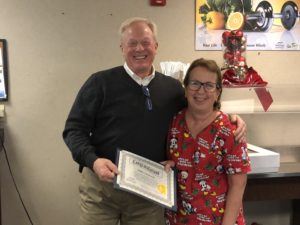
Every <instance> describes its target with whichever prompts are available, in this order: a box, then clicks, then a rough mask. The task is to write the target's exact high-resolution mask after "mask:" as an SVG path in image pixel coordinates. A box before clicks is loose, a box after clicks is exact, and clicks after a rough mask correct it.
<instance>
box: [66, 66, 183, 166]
mask: <svg viewBox="0 0 300 225" xmlns="http://www.w3.org/2000/svg"><path fill="white" fill-rule="evenodd" d="M148 88H149V91H150V98H151V101H152V104H153V109H152V110H151V111H149V110H148V109H147V107H146V104H145V102H146V96H145V95H144V94H143V91H142V87H141V86H140V85H139V84H137V83H136V82H135V81H134V80H133V79H132V78H131V77H130V76H129V75H128V74H127V73H126V71H125V69H124V67H122V66H119V67H115V68H112V69H109V70H105V71H100V72H98V73H95V74H93V75H92V76H91V77H90V78H89V79H88V80H87V81H86V82H85V84H84V85H83V86H82V88H81V89H80V91H79V93H78V95H77V97H76V100H75V102H74V104H73V106H72V109H71V111H70V114H69V116H68V118H67V121H66V125H65V129H64V132H63V138H64V140H65V142H66V144H67V146H68V147H69V149H70V150H71V152H72V156H73V158H74V160H75V161H76V162H78V163H79V164H80V165H81V166H87V167H89V168H91V169H92V168H93V163H94V161H95V160H96V159H97V158H98V157H101V158H102V157H103V158H107V159H110V160H112V161H113V162H115V160H116V152H117V148H121V149H125V150H128V151H130V152H133V153H136V154H138V155H141V156H143V157H146V158H148V159H151V160H154V161H156V162H160V161H163V160H165V153H166V137H167V132H168V128H169V123H170V121H171V119H172V117H173V115H174V114H175V113H176V112H177V111H179V110H180V109H182V108H183V107H184V104H185V101H184V92H183V88H182V86H181V84H180V82H179V81H177V80H175V79H173V78H171V77H168V76H165V75H163V74H161V73H158V72H156V73H155V78H154V79H153V80H152V81H151V82H150V83H149V85H148Z"/></svg>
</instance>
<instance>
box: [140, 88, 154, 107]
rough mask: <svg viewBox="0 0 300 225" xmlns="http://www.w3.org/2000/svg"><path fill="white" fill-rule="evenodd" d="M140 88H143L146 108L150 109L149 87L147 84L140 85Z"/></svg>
mask: <svg viewBox="0 0 300 225" xmlns="http://www.w3.org/2000/svg"><path fill="white" fill-rule="evenodd" d="M142 90H143V94H144V95H145V96H146V102H145V104H146V108H147V109H148V110H149V111H151V110H152V101H151V98H150V91H149V88H148V87H147V86H143V85H142Z"/></svg>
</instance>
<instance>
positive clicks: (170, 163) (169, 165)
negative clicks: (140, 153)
mask: <svg viewBox="0 0 300 225" xmlns="http://www.w3.org/2000/svg"><path fill="white" fill-rule="evenodd" d="M160 164H162V165H164V166H165V171H166V172H169V171H170V169H171V168H172V167H174V166H175V162H174V161H173V160H166V161H163V162H161V163H160Z"/></svg>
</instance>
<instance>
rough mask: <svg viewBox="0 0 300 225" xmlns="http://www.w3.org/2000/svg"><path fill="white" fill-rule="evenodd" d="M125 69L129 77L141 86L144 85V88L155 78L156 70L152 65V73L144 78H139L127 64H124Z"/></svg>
mask: <svg viewBox="0 0 300 225" xmlns="http://www.w3.org/2000/svg"><path fill="white" fill-rule="evenodd" d="M124 69H125V70H126V72H127V73H128V75H129V76H130V77H131V78H132V79H133V80H134V81H135V82H137V83H138V84H139V85H143V86H147V85H148V84H149V83H150V81H151V80H152V79H153V78H154V77H155V68H154V66H153V65H152V73H151V74H150V75H149V76H146V77H144V78H141V77H139V76H138V75H136V74H135V73H134V72H133V71H132V70H131V69H130V68H129V67H128V65H127V63H126V62H125V63H124Z"/></svg>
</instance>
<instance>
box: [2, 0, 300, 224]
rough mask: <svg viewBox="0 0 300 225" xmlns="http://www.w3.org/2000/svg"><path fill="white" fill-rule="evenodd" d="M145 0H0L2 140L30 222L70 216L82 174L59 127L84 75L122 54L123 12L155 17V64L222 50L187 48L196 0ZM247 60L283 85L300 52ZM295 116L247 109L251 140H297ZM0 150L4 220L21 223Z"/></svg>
mask: <svg viewBox="0 0 300 225" xmlns="http://www.w3.org/2000/svg"><path fill="white" fill-rule="evenodd" d="M148 2H149V1H148V0H126V1H125V0H64V1H62V0H26V1H25V0H23V1H20V0H10V1H6V0H0V37H1V38H5V39H7V42H8V54H9V89H10V91H9V97H10V100H9V102H7V103H4V104H5V107H6V108H5V110H6V118H5V121H4V126H5V145H6V148H7V151H8V154H9V159H10V162H11V166H12V171H13V173H14V176H15V178H16V182H17V184H18V186H19V188H20V192H21V195H22V196H23V198H24V202H25V204H26V206H27V207H28V210H29V213H30V215H31V216H32V219H33V221H34V222H35V224H39V225H53V224H55V225H66V224H77V222H76V221H77V217H78V208H77V201H78V197H77V186H78V182H79V180H80V176H79V174H78V172H77V165H76V164H75V163H74V162H73V161H72V159H71V155H70V154H69V152H68V150H67V148H66V146H65V145H64V143H63V141H62V138H61V132H62V130H63V126H64V121H65V118H66V116H67V114H68V112H69V109H70V106H71V104H72V102H73V100H74V97H75V95H76V93H77V91H78V88H79V87H80V86H81V85H82V83H83V82H84V81H85V80H86V79H87V77H88V76H89V74H91V73H93V72H95V71H98V70H102V69H105V68H109V67H112V66H115V65H120V64H121V63H122V62H123V61H122V56H121V54H120V50H119V47H118V46H119V44H118V41H119V38H118V36H117V29H118V27H119V24H120V23H121V22H122V21H123V20H124V19H126V18H128V17H131V16H143V17H149V18H151V19H153V20H154V21H155V22H156V23H157V24H158V27H159V38H158V40H159V54H158V56H157V60H156V67H157V68H158V62H160V61H166V60H176V61H182V62H191V61H192V60H193V59H195V58H197V57H203V56H204V57H207V58H212V59H215V60H216V61H217V62H218V63H220V64H221V63H222V53H221V52H220V51H212V52H201V51H194V0H184V1H183V0H171V1H167V6H165V7H150V6H149V4H148ZM247 59H248V64H249V65H251V66H253V67H254V68H255V69H256V70H258V71H259V72H260V74H262V75H263V78H264V79H266V80H268V81H269V82H270V83H271V84H272V83H274V84H280V83H281V80H282V79H284V81H283V83H286V84H287V86H289V84H290V83H293V84H296V85H300V78H299V72H298V68H299V62H300V61H299V59H300V52H260V53H259V52H247ZM293 90H294V96H297V95H298V96H299V91H298V90H296V89H295V88H294V89H293ZM295 90H296V91H295ZM287 92H289V89H288V88H287V90H286V89H283V91H282V93H281V95H283V96H284V95H285V93H287ZM294 98H296V97H294ZM285 100H286V101H289V100H290V99H285ZM299 115H300V114H297V113H293V114H285V113H284V114H282V113H279V114H257V115H256V114H250V115H245V116H244V118H245V119H246V121H247V123H248V130H249V140H250V141H251V142H252V143H254V144H258V145H262V146H269V145H278V144H279V145H299V144H300V141H299V140H300V139H299V135H298V134H299V133H300V132H299V127H300V120H299V119H300V116H299ZM282 129H284V131H282ZM1 156H2V157H1V158H2V159H1V162H0V165H1V170H2V171H1V172H2V194H3V196H2V198H3V199H2V207H3V222H4V224H5V225H27V224H29V223H28V222H27V220H26V217H25V213H24V212H23V210H22V208H21V205H20V203H19V200H18V198H17V194H16V192H15V190H14V188H13V186H12V181H11V178H10V177H9V175H8V171H7V167H6V164H5V162H4V160H3V154H2V155H1Z"/></svg>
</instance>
